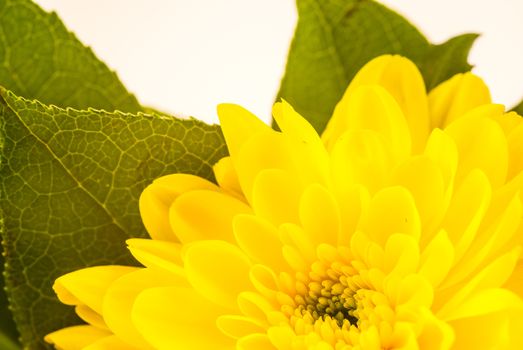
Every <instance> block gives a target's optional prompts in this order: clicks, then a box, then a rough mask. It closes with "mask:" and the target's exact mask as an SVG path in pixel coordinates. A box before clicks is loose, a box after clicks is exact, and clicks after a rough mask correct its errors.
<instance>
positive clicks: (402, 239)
mask: <svg viewBox="0 0 523 350" xmlns="http://www.w3.org/2000/svg"><path fill="white" fill-rule="evenodd" d="M384 253H385V254H384V258H385V260H384V268H385V271H384V272H385V273H391V274H396V275H398V276H399V277H404V276H407V275H410V274H413V273H414V272H416V271H417V269H418V263H419V258H420V253H419V247H418V242H417V240H416V239H415V238H414V237H412V236H409V235H405V234H400V233H394V234H392V235H390V237H388V239H387V243H386V245H385V250H384Z"/></svg>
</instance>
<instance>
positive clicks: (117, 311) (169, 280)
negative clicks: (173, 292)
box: [103, 269, 180, 349]
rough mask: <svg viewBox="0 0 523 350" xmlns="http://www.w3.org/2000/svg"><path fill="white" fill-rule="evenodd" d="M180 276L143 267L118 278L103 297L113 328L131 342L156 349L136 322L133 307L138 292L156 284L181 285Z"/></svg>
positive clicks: (106, 314)
mask: <svg viewBox="0 0 523 350" xmlns="http://www.w3.org/2000/svg"><path fill="white" fill-rule="evenodd" d="M179 280H180V278H177V276H175V275H173V274H170V273H168V272H163V271H161V270H154V269H140V270H137V271H135V272H131V273H128V274H126V275H124V276H122V277H120V278H119V279H117V280H116V281H115V282H113V284H112V285H111V286H110V287H109V289H108V290H107V292H106V294H105V297H104V300H103V315H104V319H105V322H106V323H107V325H108V326H109V328H110V329H111V331H112V332H113V333H114V334H115V335H117V336H118V337H119V338H120V339H122V340H124V341H125V342H127V343H128V344H132V345H134V346H136V347H137V348H140V349H152V347H151V345H150V344H149V343H148V342H147V341H146V340H145V339H144V338H143V336H142V335H141V334H140V333H139V331H138V330H137V329H136V327H135V325H134V324H133V322H132V319H131V315H132V308H133V305H134V302H135V300H136V298H137V296H138V295H139V294H140V293H141V292H142V291H144V290H146V289H148V288H154V287H164V286H165V287H167V286H179V285H180V281H179Z"/></svg>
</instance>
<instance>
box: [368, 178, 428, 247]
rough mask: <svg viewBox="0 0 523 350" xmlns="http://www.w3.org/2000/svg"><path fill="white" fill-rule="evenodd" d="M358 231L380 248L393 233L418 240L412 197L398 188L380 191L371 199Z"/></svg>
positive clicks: (418, 223) (417, 227)
mask: <svg viewBox="0 0 523 350" xmlns="http://www.w3.org/2000/svg"><path fill="white" fill-rule="evenodd" d="M358 229H359V230H362V231H363V232H365V233H367V234H368V235H369V237H371V238H372V239H373V240H374V241H375V242H376V243H378V244H380V245H382V246H384V245H385V242H386V241H387V238H388V237H389V236H390V235H391V234H393V233H405V234H408V235H411V236H413V237H414V238H416V239H419V237H420V232H421V227H420V219H419V215H418V211H417V210H416V205H415V203H414V199H413V198H412V195H411V194H410V193H409V191H407V190H406V189H405V188H404V187H399V186H397V187H388V188H385V189H383V190H381V191H380V192H378V193H377V194H376V195H375V196H374V197H373V198H372V199H371V201H370V204H369V209H368V211H367V212H366V213H365V215H364V217H363V218H362V221H361V222H360V224H359V227H358Z"/></svg>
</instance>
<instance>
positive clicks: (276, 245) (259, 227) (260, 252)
mask: <svg viewBox="0 0 523 350" xmlns="http://www.w3.org/2000/svg"><path fill="white" fill-rule="evenodd" d="M233 229H234V236H235V237H236V241H237V242H238V245H239V246H240V248H242V250H243V251H244V252H245V253H247V254H248V255H249V256H250V257H251V258H252V259H253V260H254V261H258V262H261V263H263V264H266V265H268V266H270V267H272V268H273V269H281V268H282V267H284V266H285V260H284V259H283V255H282V253H281V249H282V242H281V241H280V239H279V237H278V230H277V229H276V228H275V227H274V226H273V225H271V224H270V223H268V222H267V221H265V220H263V219H261V218H260V217H257V216H254V215H238V216H236V217H235V218H234V220H233Z"/></svg>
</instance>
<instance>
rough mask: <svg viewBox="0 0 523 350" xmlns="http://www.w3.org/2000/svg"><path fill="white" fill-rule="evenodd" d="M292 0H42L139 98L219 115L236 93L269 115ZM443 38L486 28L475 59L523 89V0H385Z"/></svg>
mask: <svg viewBox="0 0 523 350" xmlns="http://www.w3.org/2000/svg"><path fill="white" fill-rule="evenodd" d="M294 1H295V0H36V2H37V3H39V4H40V5H41V6H42V7H43V8H45V9H47V10H55V11H56V12H57V13H58V14H59V16H60V17H61V18H62V20H63V21H64V22H65V24H66V25H67V26H68V28H69V29H70V30H72V31H73V32H75V33H76V35H77V36H78V37H79V38H80V40H81V41H83V42H84V43H85V44H86V45H89V46H91V47H92V48H93V50H94V51H95V53H96V54H97V55H98V57H100V59H102V60H103V61H104V62H106V63H107V64H108V65H109V67H111V68H112V69H114V70H116V71H117V72H118V74H119V76H120V79H121V80H122V81H123V83H124V84H125V85H126V86H127V88H128V89H129V90H130V91H132V92H134V93H135V94H136V96H137V97H138V99H139V100H140V102H141V103H142V104H145V105H149V106H152V107H155V108H158V109H160V110H164V111H167V112H170V113H173V114H176V115H185V116H187V115H192V116H195V117H197V118H199V119H202V120H206V121H208V122H216V121H217V118H216V113H215V107H216V105H217V104H218V103H220V102H235V103H239V104H242V105H243V106H245V107H246V108H248V109H250V110H252V111H253V112H255V113H256V114H258V116H260V117H262V118H263V119H265V120H268V119H269V114H270V108H271V105H272V103H273V101H274V97H275V95H276V93H277V90H278V86H279V82H280V79H281V76H282V74H283V71H284V66H285V57H286V54H287V50H288V45H289V43H290V40H291V37H292V34H293V31H294V27H295V24H296V19H297V16H296V9H295V4H294ZM381 2H382V3H384V4H386V5H387V6H389V7H391V8H393V9H394V10H396V11H398V12H400V13H401V14H403V15H404V16H406V17H407V18H408V19H409V20H410V21H411V22H413V23H414V24H415V25H417V26H418V28H420V29H421V31H422V32H423V33H424V34H425V35H427V36H428V38H429V39H430V40H431V41H433V42H436V43H440V42H442V41H445V40H446V39H448V38H450V37H451V36H455V35H457V34H461V33H465V32H477V33H481V34H482V37H480V39H479V40H478V41H477V42H476V45H475V46H474V47H473V51H472V54H471V57H470V61H471V62H472V63H473V64H474V65H475V66H476V67H475V69H474V72H475V73H477V74H479V75H481V76H482V77H483V78H484V79H485V80H486V82H487V83H488V84H489V86H490V88H491V91H492V95H493V97H494V100H495V101H497V102H500V103H503V104H506V105H508V106H512V105H514V104H515V103H516V102H518V101H519V100H520V99H521V98H522V97H523V44H522V43H523V17H522V14H523V0H497V1H493V0H430V1H429V0H382V1H381Z"/></svg>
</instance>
